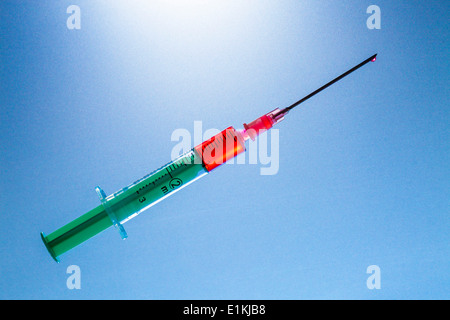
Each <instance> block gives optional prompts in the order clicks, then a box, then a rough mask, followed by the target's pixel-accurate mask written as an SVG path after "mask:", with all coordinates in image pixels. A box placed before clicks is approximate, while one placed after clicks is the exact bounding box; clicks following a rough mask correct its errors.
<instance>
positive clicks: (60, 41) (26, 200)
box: [0, 0, 450, 299]
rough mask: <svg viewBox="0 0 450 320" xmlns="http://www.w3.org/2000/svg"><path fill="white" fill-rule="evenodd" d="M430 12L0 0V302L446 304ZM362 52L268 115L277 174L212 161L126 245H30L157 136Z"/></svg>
mask: <svg viewBox="0 0 450 320" xmlns="http://www.w3.org/2000/svg"><path fill="white" fill-rule="evenodd" d="M71 4H76V5H78V6H79V7H80V8H81V29H80V30H69V29H68V28H67V27H66V20H67V19H68V18H69V16H70V14H68V13H66V9H67V7H68V6H69V5H71ZM371 4H376V5H378V6H379V7H380V8H381V30H369V29H368V28H367V26H366V20H367V19H368V17H369V16H370V15H369V14H367V13H366V9H367V7H368V6H369V5H371ZM449 11H450V4H449V2H448V1H421V2H419V1H405V0H401V1H400V0H399V1H385V0H377V1H375V2H372V1H370V2H369V1H361V0H346V1H331V0H326V1H325V0H322V1H312V0H310V1H184V2H183V1H169V2H167V3H166V1H152V2H150V1H116V2H112V1H81V0H78V1H75V2H72V1H70V2H69V1H45V2H41V1H39V2H38V1H1V3H0V27H1V31H0V32H1V37H0V50H1V53H0V59H1V61H0V68H1V69H0V77H1V82H0V83H1V86H0V108H1V109H0V121H1V122H0V161H1V162H0V164H1V179H0V211H1V221H2V232H1V235H0V252H1V260H0V298H1V299H436V298H437V299H442V298H444V299H448V298H450V294H449V292H450V290H449V288H450V281H449V279H450V277H449V271H450V261H449V256H450V252H449V251H450V250H449V243H450V241H449V240H450V237H449V226H450V223H449V221H450V220H449V205H450V203H449V202H450V201H449V200H450V199H449V191H450V172H449V163H450V157H449V151H450V144H449V124H450V117H449V116H450V112H449V105H450V104H449V91H448V88H449V59H448V58H449V22H448V21H449V14H448V12H449ZM374 53H378V54H379V56H378V60H377V62H376V63H374V64H369V65H367V66H365V67H364V68H363V69H360V70H358V71H357V72H356V73H354V74H352V75H351V76H349V77H348V78H346V79H345V80H343V81H341V82H339V83H337V84H335V85H334V86H332V87H330V88H329V89H327V90H326V91H324V92H322V93H321V94H320V95H318V96H316V97H314V98H313V99H311V100H309V101H308V102H306V103H305V104H303V105H302V107H301V108H299V109H298V110H295V112H294V111H293V112H292V113H290V114H289V115H288V117H287V118H286V120H285V121H283V122H282V123H280V124H279V125H278V126H277V129H279V130H280V131H279V133H280V155H279V157H280V168H279V171H278V173H277V174H276V175H273V176H262V175H260V168H261V166H263V165H251V164H246V165H229V166H228V165H226V166H222V167H221V168H219V169H217V170H216V171H214V172H213V173H211V174H209V175H207V176H206V177H204V178H202V179H201V180H199V181H197V182H195V183H194V184H192V185H190V186H189V187H188V188H185V189H184V190H182V191H180V192H178V193H177V194H175V195H174V196H172V197H170V198H168V199H167V200H165V201H163V202H161V203H159V204H158V205H156V206H154V207H152V208H151V209H150V210H148V211H146V212H144V213H142V214H141V215H140V216H138V217H137V218H135V219H133V220H131V221H130V222H127V223H126V224H125V225H124V226H125V228H126V230H127V232H128V235H129V238H128V239H127V240H126V241H121V240H120V237H119V235H118V234H117V232H116V230H114V229H113V228H110V229H108V230H106V231H105V232H103V233H101V234H100V235H98V236H96V237H94V238H93V239H91V240H89V241H88V242H86V243H84V244H83V245H81V246H80V247H77V248H75V249H73V250H72V251H70V252H68V253H67V254H65V255H63V256H62V257H61V263H60V264H57V263H55V262H54V261H53V260H52V259H51V257H50V256H49V254H48V253H47V251H46V249H45V247H44V245H43V244H42V242H41V240H40V236H39V233H40V232H41V231H44V232H45V233H47V234H49V233H51V232H53V231H55V230H56V229H57V228H59V227H61V226H62V225H64V224H66V223H68V222H69V221H71V220H73V219H75V218H77V217H78V216H80V215H81V214H83V213H85V212H87V211H88V210H90V209H92V208H94V207H96V206H97V205H99V201H98V198H97V195H96V194H95V191H94V187H95V186H97V185H99V186H101V187H102V188H103V189H104V190H105V191H106V192H107V193H108V194H109V193H112V192H114V191H116V190H118V189H120V188H122V187H124V186H126V185H128V184H129V183H131V182H133V181H135V180H136V179H137V178H140V177H142V176H144V175H145V174H147V173H148V172H150V171H152V170H154V169H156V168H158V167H160V166H161V165H163V164H164V163H167V162H168V161H169V160H170V153H171V150H172V148H173V147H174V146H175V144H176V143H175V142H173V141H171V139H170V137H171V134H172V132H173V131H174V130H175V129H178V128H186V129H188V130H190V131H191V132H192V130H193V124H194V121H196V120H201V121H202V123H203V129H204V130H206V129H209V128H216V129H220V130H222V129H225V128H226V127H228V126H230V125H234V126H235V127H236V128H240V127H242V123H244V122H247V123H248V122H249V121H252V120H253V119H255V118H257V117H259V116H260V115H262V114H264V113H266V112H268V111H271V110H272V109H274V108H276V107H285V106H288V105H290V104H291V103H293V102H295V101H297V100H298V99H300V98H301V97H303V96H305V95H306V94H308V93H309V92H311V91H313V90H315V89H316V88H318V87H319V86H321V85H322V84H324V83H326V82H327V81H329V80H331V79H332V78H334V77H336V76H337V75H339V74H340V73H342V72H344V71H346V70H347V69H349V68H351V67H352V66H354V65H356V64H357V63H359V62H361V61H363V60H365V59H366V58H367V57H369V56H371V55H372V54H374ZM70 265H77V266H79V267H80V269H81V289H80V290H75V289H74V290H69V289H68V288H67V287H66V280H67V278H68V277H69V274H67V273H66V270H67V267H68V266H70ZM370 265H378V266H379V267H380V269H381V289H380V290H369V289H368V288H367V286H366V280H367V278H368V277H369V274H367V273H366V269H367V267H368V266H370Z"/></svg>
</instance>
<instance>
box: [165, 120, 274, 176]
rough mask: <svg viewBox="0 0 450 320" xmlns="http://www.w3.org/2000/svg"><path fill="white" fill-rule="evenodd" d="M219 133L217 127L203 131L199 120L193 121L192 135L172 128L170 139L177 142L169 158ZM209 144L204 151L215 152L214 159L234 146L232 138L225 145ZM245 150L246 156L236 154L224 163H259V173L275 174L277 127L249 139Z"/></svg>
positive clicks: (174, 157)
mask: <svg viewBox="0 0 450 320" xmlns="http://www.w3.org/2000/svg"><path fill="white" fill-rule="evenodd" d="M238 132H239V130H238ZM219 133H220V131H219V130H218V129H208V130H206V131H205V132H203V128H202V122H201V121H194V133H193V135H192V134H191V132H190V131H189V130H187V129H184V128H180V129H176V130H174V131H173V132H172V135H171V141H176V142H178V143H177V144H176V145H175V146H174V147H173V148H172V152H171V159H172V160H175V159H176V158H178V157H179V156H181V155H183V154H184V153H186V152H188V151H190V150H191V149H192V146H196V145H199V144H201V143H202V142H203V141H205V140H207V139H209V138H210V137H212V136H215V135H217V134H219ZM238 134H239V133H238ZM229 141H231V144H229ZM211 145H212V148H211V150H208V151H205V152H210V153H216V156H215V157H214V158H215V159H218V158H219V159H220V157H217V153H227V152H228V151H229V150H230V148H234V147H235V145H234V144H233V140H232V139H227V141H226V143H225V145H223V144H220V145H219V144H218V145H214V144H211ZM214 146H216V147H214ZM246 151H247V152H246V153H247V156H246V155H245V154H241V155H238V156H237V157H236V158H234V157H233V158H231V159H229V160H228V161H227V162H226V164H246V163H248V164H260V165H262V166H261V168H260V174H261V175H275V174H277V173H278V170H279V168H280V134H279V131H278V129H271V130H270V131H267V132H265V133H263V134H261V135H260V136H259V137H258V138H257V139H256V140H254V141H253V140H251V139H250V140H249V143H248V147H247V150H246Z"/></svg>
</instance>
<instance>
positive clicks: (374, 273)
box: [366, 265, 381, 290]
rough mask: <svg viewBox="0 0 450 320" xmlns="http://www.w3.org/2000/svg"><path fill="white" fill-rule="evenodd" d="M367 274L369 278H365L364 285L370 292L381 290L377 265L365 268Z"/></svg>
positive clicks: (379, 271) (379, 270)
mask: <svg viewBox="0 0 450 320" xmlns="http://www.w3.org/2000/svg"><path fill="white" fill-rule="evenodd" d="M366 272H367V274H370V276H369V277H368V278H367V281H366V285H367V288H368V289H370V290H373V289H378V290H379V289H381V269H380V267H379V266H377V265H371V266H368V267H367V271H366Z"/></svg>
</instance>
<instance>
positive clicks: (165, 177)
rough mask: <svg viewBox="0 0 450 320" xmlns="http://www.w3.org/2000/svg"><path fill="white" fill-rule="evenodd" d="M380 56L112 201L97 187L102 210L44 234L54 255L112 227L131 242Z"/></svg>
mask: <svg viewBox="0 0 450 320" xmlns="http://www.w3.org/2000/svg"><path fill="white" fill-rule="evenodd" d="M376 56H377V55H376V54H375V55H373V56H372V57H370V58H368V59H366V60H364V61H363V62H361V63H360V64H358V65H357V66H355V67H353V68H352V69H350V70H348V71H347V72H345V73H343V74H342V75H340V76H339V77H337V78H335V79H333V80H332V81H330V82H328V83H327V84H325V85H324V86H322V87H320V88H319V89H317V90H316V91H314V92H312V93H311V94H309V95H307V96H306V97H304V98H303V99H301V100H299V101H297V102H296V103H294V104H292V105H291V106H289V107H287V108H284V109H278V108H277V109H275V110H273V111H271V112H269V113H267V114H265V115H263V116H262V117H259V118H258V119H256V120H255V121H253V122H251V123H249V124H244V129H243V130H236V129H234V128H233V127H229V128H227V129H225V130H224V131H222V132H221V133H219V134H217V135H215V136H214V137H212V138H211V139H209V140H206V141H204V142H203V143H201V144H199V145H198V146H196V147H194V148H193V149H192V150H190V151H189V152H187V153H185V154H184V155H182V156H180V157H179V158H177V159H175V160H173V161H171V162H169V163H168V164H166V165H165V166H163V167H161V168H159V169H157V170H155V171H153V172H152V173H150V174H148V175H146V176H144V177H143V178H141V179H139V180H137V181H135V182H133V183H132V184H130V185H129V186H127V187H125V188H123V189H121V190H119V191H117V192H115V193H113V194H111V195H110V196H106V194H105V193H104V192H103V190H102V189H100V188H99V187H96V192H97V194H98V196H99V198H100V202H101V204H100V205H99V206H97V207H96V208H94V209H92V210H91V211H89V212H87V213H86V214H84V215H82V216H81V217H79V218H77V219H75V220H73V221H72V222H70V223H68V224H67V225H65V226H63V227H61V228H60V229H58V230H56V231H54V232H53V233H51V234H49V235H45V234H44V233H41V238H42V241H43V242H44V244H45V246H46V248H47V250H48V252H49V253H50V255H51V256H52V257H53V259H55V260H56V261H57V262H59V256H60V255H61V254H63V253H65V252H67V251H69V250H70V249H72V248H74V247H76V246H77V245H79V244H81V243H83V242H84V241H86V240H88V239H89V238H91V237H93V236H94V235H96V234H98V233H100V232H101V231H103V230H105V229H107V228H109V227H111V226H114V227H115V228H116V229H117V230H118V231H119V233H120V235H121V237H122V239H126V238H127V233H126V231H125V229H124V227H123V224H124V223H125V222H126V221H128V220H130V219H132V218H134V217H135V216H137V215H138V214H139V213H141V212H143V211H144V210H146V209H148V208H150V207H152V206H153V205H155V204H157V203H158V202H160V201H162V200H163V199H165V198H167V197H168V196H170V195H172V194H174V193H175V192H177V191H179V190H181V189H182V188H184V187H186V186H187V185H189V184H191V183H192V182H194V181H196V180H197V179H199V178H201V177H203V176H205V175H206V174H207V173H209V172H211V171H212V170H214V169H215V168H217V167H219V166H220V165H222V164H224V163H225V162H227V161H228V160H230V159H232V158H234V157H236V156H237V155H238V154H241V153H242V152H244V151H245V141H247V140H249V139H252V140H255V139H256V137H257V136H258V135H260V134H261V133H263V132H265V131H267V130H269V129H271V128H272V127H273V126H274V125H276V124H277V123H279V122H280V121H282V120H283V119H284V117H285V116H286V115H287V114H288V112H289V111H290V110H292V109H293V108H295V107H297V106H298V105H300V104H301V103H303V102H305V101H306V100H308V99H309V98H311V97H312V96H314V95H316V94H317V93H319V92H320V91H322V90H324V89H326V88H327V87H329V86H330V85H332V84H334V83H335V82H337V81H339V80H341V79H342V78H344V77H346V76H347V75H349V74H350V73H352V72H353V71H355V70H357V69H359V68H360V67H362V66H363V65H365V64H366V63H368V62H370V61H375V60H376Z"/></svg>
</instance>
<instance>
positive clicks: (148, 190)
mask: <svg viewBox="0 0 450 320" xmlns="http://www.w3.org/2000/svg"><path fill="white" fill-rule="evenodd" d="M207 173H208V171H207V170H206V168H205V166H204V165H203V164H202V159H201V156H200V155H199V154H198V153H197V151H196V150H195V149H192V150H191V151H189V152H187V153H186V154H184V155H182V156H180V157H179V158H177V159H175V160H174V161H171V162H169V163H168V164H166V165H165V166H163V167H161V168H160V169H157V170H155V171H153V172H152V173H150V174H148V175H146V176H145V177H143V178H141V179H139V180H137V181H135V182H134V183H132V184H131V185H129V186H127V187H125V188H123V189H121V190H119V191H117V192H115V193H113V194H112V195H110V196H108V197H106V196H105V194H104V192H103V190H101V189H100V188H98V187H97V189H96V190H97V193H98V195H99V197H100V201H101V205H99V206H98V207H96V208H94V209H92V210H91V211H89V212H87V213H86V214H84V215H82V216H81V217H79V218H77V219H75V220H73V221H72V222H70V223H68V224H66V225H65V226H63V227H61V228H59V229H58V230H56V231H54V232H53V233H51V234H49V235H45V234H44V233H41V238H42V240H43V242H44V244H45V246H46V247H47V250H48V251H49V253H50V255H51V256H52V257H53V259H55V260H56V261H57V262H59V258H58V257H59V256H60V255H61V254H63V253H65V252H67V251H68V250H70V249H72V248H74V247H76V246H78V245H79V244H81V243H83V242H84V241H86V240H88V239H89V238H91V237H93V236H95V235H96V234H98V233H100V232H102V231H103V230H105V229H107V228H109V227H111V226H113V225H114V226H115V227H116V228H117V229H118V231H119V233H120V234H121V236H122V238H123V239H125V238H126V237H127V235H126V232H125V229H124V228H123V226H122V224H123V223H125V222H126V221H128V220H130V219H131V218H133V217H135V216H136V215H138V214H139V213H141V212H142V211H144V210H146V209H148V208H150V207H151V206H153V205H155V204H156V203H158V202H159V201H161V200H163V199H164V198H166V197H168V196H170V195H172V194H174V193H175V192H176V191H178V190H180V189H182V188H183V187H185V186H186V185H188V184H189V183H191V182H193V181H195V180H196V179H198V178H200V177H202V176H204V175H205V174H207Z"/></svg>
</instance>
